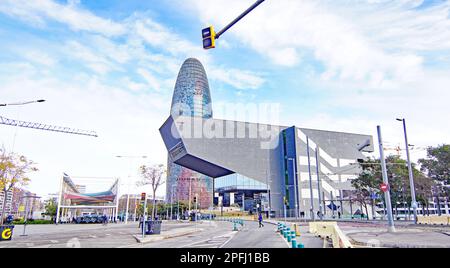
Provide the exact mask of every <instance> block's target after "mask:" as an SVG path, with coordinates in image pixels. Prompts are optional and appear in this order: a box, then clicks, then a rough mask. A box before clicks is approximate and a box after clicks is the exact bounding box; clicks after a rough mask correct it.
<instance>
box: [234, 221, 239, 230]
mask: <svg viewBox="0 0 450 268" xmlns="http://www.w3.org/2000/svg"><path fill="white" fill-rule="evenodd" d="M237 230H238V229H237V226H236V222H235V223H234V224H233V231H237Z"/></svg>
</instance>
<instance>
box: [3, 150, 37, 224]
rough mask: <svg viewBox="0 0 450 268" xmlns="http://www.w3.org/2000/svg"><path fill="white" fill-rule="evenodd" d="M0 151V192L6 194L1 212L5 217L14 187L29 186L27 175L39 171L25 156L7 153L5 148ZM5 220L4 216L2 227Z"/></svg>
mask: <svg viewBox="0 0 450 268" xmlns="http://www.w3.org/2000/svg"><path fill="white" fill-rule="evenodd" d="M0 151H1V153H0V190H1V191H2V192H3V193H4V198H3V204H2V207H1V211H2V215H5V211H6V200H7V199H8V194H9V191H11V190H12V189H13V188H14V187H20V186H25V185H27V184H28V183H29V182H30V179H29V178H28V176H27V174H28V173H29V172H33V171H37V170H38V169H37V168H36V167H35V166H34V165H35V163H34V162H33V161H31V160H28V159H27V158H26V157H25V156H21V155H18V154H15V153H7V152H6V150H5V149H4V148H2V149H1V150H0ZM3 220H4V217H3V216H2V217H1V218H0V225H1V224H3Z"/></svg>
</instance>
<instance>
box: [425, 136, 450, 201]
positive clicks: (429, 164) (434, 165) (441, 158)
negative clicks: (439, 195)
mask: <svg viewBox="0 0 450 268" xmlns="http://www.w3.org/2000/svg"><path fill="white" fill-rule="evenodd" d="M419 164H420V165H421V166H420V170H421V171H422V172H424V173H425V174H427V175H428V177H430V178H432V179H434V180H436V181H439V182H441V183H442V184H444V185H450V145H448V144H443V145H440V146H437V147H428V148H427V158H425V159H423V158H422V159H419ZM442 189H445V188H442ZM449 190H450V189H449V188H447V190H446V191H442V192H443V194H444V195H446V196H447V197H448V196H449V194H450V192H449Z"/></svg>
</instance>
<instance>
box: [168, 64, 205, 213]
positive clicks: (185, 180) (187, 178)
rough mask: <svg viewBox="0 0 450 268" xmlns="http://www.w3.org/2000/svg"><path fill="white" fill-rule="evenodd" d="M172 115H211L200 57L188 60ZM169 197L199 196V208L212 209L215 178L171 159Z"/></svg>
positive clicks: (177, 91)
mask: <svg viewBox="0 0 450 268" xmlns="http://www.w3.org/2000/svg"><path fill="white" fill-rule="evenodd" d="M170 114H171V116H172V117H173V118H177V117H179V116H189V117H198V118H205V119H207V118H211V117H212V108H211V93H210V91H209V84H208V78H207V76H206V72H205V69H204V68H203V66H202V64H201V63H200V61H198V60H197V59H193V58H190V59H187V60H186V61H185V62H184V63H183V65H182V66H181V69H180V72H179V73H178V78H177V81H176V84H175V90H174V93H173V98H172V105H171V110H170ZM167 166H168V176H167V184H166V187H167V189H166V193H167V194H166V199H167V201H168V202H174V201H175V200H176V201H178V200H179V201H184V202H189V201H191V202H192V201H193V197H194V195H197V200H198V201H197V202H198V206H199V207H200V208H209V207H211V205H212V200H213V179H212V178H211V177H208V176H206V175H203V174H201V173H198V172H196V171H194V170H191V169H189V168H186V167H182V166H180V165H177V164H175V163H173V161H172V160H171V159H170V157H169V159H168V165H167Z"/></svg>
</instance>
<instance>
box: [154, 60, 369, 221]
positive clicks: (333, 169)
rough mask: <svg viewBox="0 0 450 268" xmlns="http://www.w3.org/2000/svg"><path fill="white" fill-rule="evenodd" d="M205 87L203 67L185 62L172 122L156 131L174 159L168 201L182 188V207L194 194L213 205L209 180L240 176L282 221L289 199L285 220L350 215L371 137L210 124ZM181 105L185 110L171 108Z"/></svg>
mask: <svg viewBox="0 0 450 268" xmlns="http://www.w3.org/2000/svg"><path fill="white" fill-rule="evenodd" d="M207 85H208V84H207V80H206V75H204V70H203V68H202V67H201V64H200V63H199V62H198V61H197V60H193V59H188V60H187V61H186V62H185V63H184V64H183V67H182V69H181V71H180V75H179V77H178V81H177V85H176V87H175V94H174V101H173V103H172V113H171V116H170V117H169V118H168V119H167V120H166V121H165V122H164V124H163V125H162V126H161V128H160V129H159V131H160V133H161V136H162V138H163V140H164V144H165V146H166V148H167V151H168V152H169V182H168V184H167V187H168V188H167V193H168V195H167V198H168V199H169V200H170V198H171V188H172V187H173V188H174V189H175V188H176V187H177V186H178V187H179V189H178V191H177V192H175V193H176V194H179V196H178V197H179V198H180V200H182V197H183V199H184V200H186V199H188V197H189V189H190V190H191V192H194V191H195V192H196V193H202V189H203V194H204V197H203V198H204V199H208V200H210V199H212V196H211V195H212V192H213V186H212V185H213V179H211V178H214V179H215V180H216V181H217V182H220V181H221V178H227V176H231V175H233V174H237V176H238V177H237V178H238V179H240V178H241V177H243V178H244V180H247V181H250V180H253V181H255V183H252V187H253V188H254V189H256V190H259V191H260V192H262V191H263V190H264V188H267V192H268V193H269V194H268V200H269V206H268V208H267V207H264V209H263V211H265V212H269V211H270V213H271V214H272V215H273V214H275V215H276V216H282V215H283V212H284V211H283V203H284V200H286V203H287V209H288V213H289V214H288V216H302V215H304V216H305V217H311V218H312V217H313V216H314V215H316V214H317V213H318V212H319V210H321V211H322V213H325V214H328V216H329V213H330V210H332V212H331V213H333V215H334V213H337V211H336V207H339V210H340V211H341V213H342V214H350V213H352V210H353V209H352V205H351V203H350V204H348V203H346V204H344V202H343V200H345V199H346V198H347V199H348V196H349V194H351V191H352V190H354V189H353V187H352V185H351V180H352V179H353V178H355V177H357V176H358V174H359V172H360V168H359V166H358V160H359V159H363V158H365V157H366V156H365V155H364V153H365V152H372V151H373V148H374V147H373V139H372V136H370V135H361V134H353V133H343V132H333V131H324V130H315V129H307V128H301V127H297V126H277V125H267V124H258V123H250V122H237V121H231V120H219V119H213V118H212V113H211V112H210V111H211V110H210V109H208V107H209V108H210V104H211V100H210V96H209V88H208V86H207ZM196 94H197V95H196ZM196 96H197V97H196ZM199 96H201V97H199ZM177 103H181V104H184V108H183V109H184V110H183V109H178V110H176V109H173V108H174V107H175V106H176V105H177ZM195 103H197V105H195ZM200 103H201V105H200ZM186 104H187V105H186ZM178 107H183V105H179V106H178ZM196 114H197V115H198V116H195V115H196ZM199 129H200V130H201V131H200V132H201V133H198V131H196V130H199ZM199 134H200V135H199ZM365 144H367V146H362V145H365ZM316 154H317V156H318V157H317V159H316ZM316 160H317V161H316ZM181 166H182V167H181ZM200 174H205V175H200ZM208 176H209V177H208ZM191 178H193V179H194V180H192V179H191ZM198 178H201V179H198ZM227 181H233V180H227ZM234 181H236V183H238V180H234ZM190 182H191V185H190V186H191V187H190V186H189V183H190ZM173 185H175V186H173ZM231 186H232V185H227V184H226V183H225V184H224V186H223V187H222V188H225V190H226V188H227V187H228V188H233V187H231ZM264 186H265V187H264ZM193 187H197V188H196V189H195V190H194V188H193ZM199 188H200V189H199ZM244 188H245V187H244ZM232 190H233V189H232ZM243 190H245V189H243ZM175 191H176V189H175ZM243 192H244V191H241V194H242V195H243V198H244V199H245V197H247V194H246V193H243ZM319 197H320V198H319ZM176 198H177V197H176V196H173V199H172V200H177V199H176ZM336 199H339V200H340V201H339V202H338V204H337V205H336ZM324 200H326V201H324ZM330 200H331V202H330ZM333 200H334V201H335V202H333ZM202 201H203V199H202ZM319 201H320V202H319ZM261 204H262V203H261ZM296 205H297V206H296ZM261 208H262V206H259V207H258V209H260V210H261ZM369 210H370V209H369ZM353 211H354V210H353ZM369 212H370V211H369Z"/></svg>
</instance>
